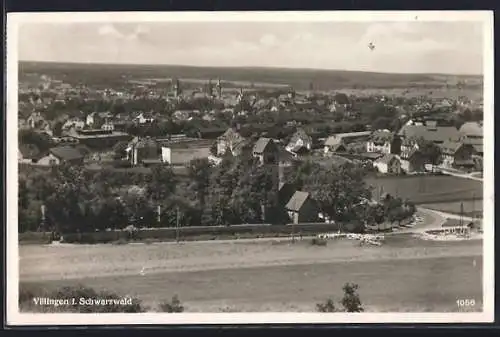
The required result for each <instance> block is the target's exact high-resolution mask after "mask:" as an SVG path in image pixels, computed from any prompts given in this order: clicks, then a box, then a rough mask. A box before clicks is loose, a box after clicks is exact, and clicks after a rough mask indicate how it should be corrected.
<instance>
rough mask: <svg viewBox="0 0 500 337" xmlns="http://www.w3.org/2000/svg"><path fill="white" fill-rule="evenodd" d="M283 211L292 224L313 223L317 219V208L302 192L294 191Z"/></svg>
mask: <svg viewBox="0 0 500 337" xmlns="http://www.w3.org/2000/svg"><path fill="white" fill-rule="evenodd" d="M285 209H286V211H287V213H288V216H289V217H290V220H291V221H292V223H294V224H298V223H307V222H315V221H317V219H318V207H317V204H316V202H314V200H313V199H312V198H311V196H310V194H309V193H307V192H303V191H296V192H295V193H294V194H293V195H292V197H291V198H290V200H289V201H288V203H287V204H286V205H285Z"/></svg>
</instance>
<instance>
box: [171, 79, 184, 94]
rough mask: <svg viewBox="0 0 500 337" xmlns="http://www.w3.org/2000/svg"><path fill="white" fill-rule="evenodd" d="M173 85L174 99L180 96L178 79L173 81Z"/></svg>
mask: <svg viewBox="0 0 500 337" xmlns="http://www.w3.org/2000/svg"><path fill="white" fill-rule="evenodd" d="M173 84H174V93H175V97H179V96H180V95H181V92H182V90H181V84H180V81H179V79H178V78H176V79H174V80H173Z"/></svg>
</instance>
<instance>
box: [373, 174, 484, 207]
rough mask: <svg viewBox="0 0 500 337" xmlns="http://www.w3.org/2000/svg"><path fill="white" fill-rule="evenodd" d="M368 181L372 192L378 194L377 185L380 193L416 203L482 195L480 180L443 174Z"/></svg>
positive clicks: (456, 199) (477, 197)
mask: <svg viewBox="0 0 500 337" xmlns="http://www.w3.org/2000/svg"><path fill="white" fill-rule="evenodd" d="M366 182H367V184H368V185H371V186H373V187H374V190H373V195H374V197H375V198H378V193H379V191H380V187H382V188H383V190H382V192H383V193H389V194H391V195H394V196H395V195H398V196H399V197H402V198H408V199H410V200H411V201H413V202H414V203H416V204H429V203H444V202H455V201H465V200H472V199H473V198H475V199H476V201H479V200H480V199H482V197H483V184H482V182H480V181H476V180H471V179H463V178H458V177H453V176H447V175H436V176H404V177H378V178H375V177H368V178H366Z"/></svg>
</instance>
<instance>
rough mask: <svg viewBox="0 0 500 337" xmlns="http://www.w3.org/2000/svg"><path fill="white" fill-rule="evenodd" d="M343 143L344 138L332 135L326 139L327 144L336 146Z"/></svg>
mask: <svg viewBox="0 0 500 337" xmlns="http://www.w3.org/2000/svg"><path fill="white" fill-rule="evenodd" d="M340 143H342V138H338V137H335V136H330V137H328V138H327V139H326V140H325V146H336V145H339V144H340Z"/></svg>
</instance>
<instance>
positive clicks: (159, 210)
mask: <svg viewBox="0 0 500 337" xmlns="http://www.w3.org/2000/svg"><path fill="white" fill-rule="evenodd" d="M160 224H161V206H160V205H158V226H160Z"/></svg>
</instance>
